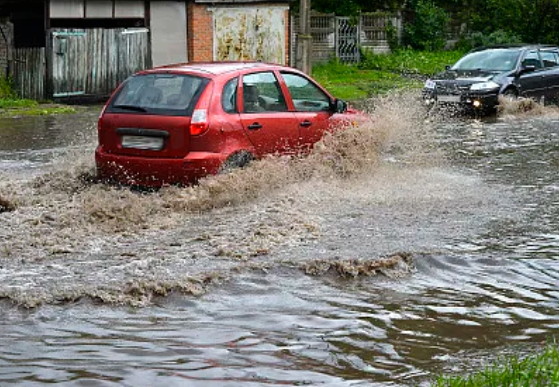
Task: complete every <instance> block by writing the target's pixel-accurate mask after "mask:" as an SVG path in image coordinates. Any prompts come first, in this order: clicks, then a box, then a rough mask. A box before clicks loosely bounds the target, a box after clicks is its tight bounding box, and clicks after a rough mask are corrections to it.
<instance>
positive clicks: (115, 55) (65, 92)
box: [50, 28, 150, 97]
mask: <svg viewBox="0 0 559 387" xmlns="http://www.w3.org/2000/svg"><path fill="white" fill-rule="evenodd" d="M51 37H52V69H51V74H50V77H51V82H52V92H53V95H52V96H53V97H69V96H76V95H97V96H104V95H108V94H110V93H111V92H112V91H113V90H114V89H115V88H116V87H117V86H118V85H119V83H120V82H122V81H123V80H124V79H126V78H127V77H128V76H129V75H130V74H132V73H134V72H136V71H138V70H142V69H145V68H147V67H149V65H150V63H149V50H148V48H149V44H148V43H149V40H148V39H149V38H148V30H147V29H145V28H142V29H122V28H121V29H87V30H85V29H56V30H51Z"/></svg>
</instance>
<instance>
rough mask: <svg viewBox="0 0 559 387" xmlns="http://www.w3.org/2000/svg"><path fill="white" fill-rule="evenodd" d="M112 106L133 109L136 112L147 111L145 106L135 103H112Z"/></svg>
mask: <svg viewBox="0 0 559 387" xmlns="http://www.w3.org/2000/svg"><path fill="white" fill-rule="evenodd" d="M113 107H115V108H118V109H126V110H135V111H137V112H144V113H145V112H147V111H148V110H147V109H146V108H143V107H141V106H137V105H113Z"/></svg>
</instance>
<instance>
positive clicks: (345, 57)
mask: <svg viewBox="0 0 559 387" xmlns="http://www.w3.org/2000/svg"><path fill="white" fill-rule="evenodd" d="M359 35H360V34H359V24H358V23H352V20H351V19H350V18H349V17H337V18H336V57H337V58H338V59H340V60H341V61H342V62H350V63H357V62H359V60H360V55H359V44H360V42H359Z"/></svg>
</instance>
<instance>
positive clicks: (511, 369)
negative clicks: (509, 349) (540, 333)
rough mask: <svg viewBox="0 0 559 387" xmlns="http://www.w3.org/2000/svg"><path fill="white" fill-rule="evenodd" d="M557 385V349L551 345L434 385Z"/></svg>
mask: <svg viewBox="0 0 559 387" xmlns="http://www.w3.org/2000/svg"><path fill="white" fill-rule="evenodd" d="M485 386H491V387H523V386H526V387H536V386H537V387H556V386H559V348H558V347H557V344H550V345H548V346H547V347H546V349H545V350H544V351H543V352H542V353H540V354H537V355H533V356H529V357H527V358H524V359H520V358H518V357H512V358H510V359H505V360H504V361H502V362H501V363H500V364H498V365H493V366H490V367H486V369H485V370H483V371H481V372H478V373H476V374H473V375H470V376H466V377H462V376H458V377H440V378H439V379H438V380H437V381H436V382H435V384H434V385H433V387H485Z"/></svg>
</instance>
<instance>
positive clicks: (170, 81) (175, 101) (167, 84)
mask: <svg viewBox="0 0 559 387" xmlns="http://www.w3.org/2000/svg"><path fill="white" fill-rule="evenodd" d="M208 82H209V79H207V78H202V77H196V76H192V75H181V74H145V75H136V76H133V77H131V78H129V79H128V80H126V81H125V83H124V85H123V86H122V88H121V89H120V90H119V92H118V94H117V95H116V96H115V98H113V100H112V101H111V103H110V105H109V106H108V108H107V110H108V111H109V112H112V113H124V112H125V113H138V114H146V113H147V114H154V115H174V116H182V115H185V116H190V115H192V111H193V110H194V107H195V106H196V103H197V102H198V99H199V98H200V94H201V93H202V91H203V90H204V88H205V87H206V85H207V84H208Z"/></svg>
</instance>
